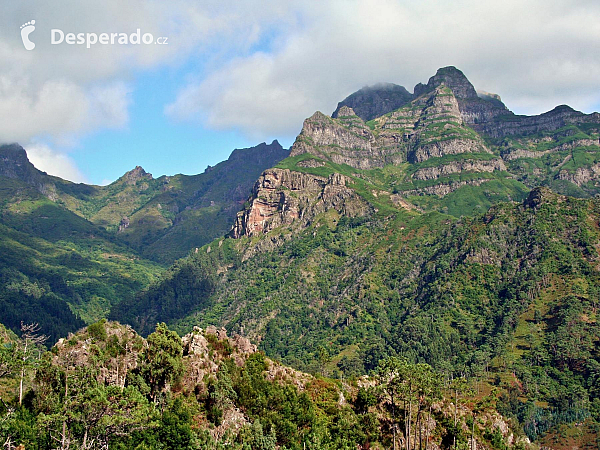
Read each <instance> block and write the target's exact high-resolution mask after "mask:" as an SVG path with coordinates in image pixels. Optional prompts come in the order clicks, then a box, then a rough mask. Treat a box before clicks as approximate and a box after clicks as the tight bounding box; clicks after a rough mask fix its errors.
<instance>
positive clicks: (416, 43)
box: [165, 0, 600, 138]
mask: <svg viewBox="0 0 600 450" xmlns="http://www.w3.org/2000/svg"><path fill="white" fill-rule="evenodd" d="M293 5H294V8H296V9H295V10H294V11H293V13H292V12H290V14H296V15H297V16H298V17H299V19H298V21H297V23H294V22H293V21H290V23H291V26H290V27H289V28H288V29H287V31H286V33H285V34H284V36H282V38H281V39H280V40H279V44H278V45H277V46H276V47H275V48H274V49H272V50H271V51H268V52H265V51H257V52H254V53H250V54H248V55H244V56H241V57H237V58H234V59H230V60H229V61H227V62H224V63H223V64H222V65H221V66H220V67H218V68H215V70H213V71H212V72H211V73H209V74H208V75H207V76H204V77H203V78H201V79H196V80H193V81H191V82H190V83H189V84H188V85H187V86H185V87H184V88H182V90H181V91H180V92H179V94H178V96H177V98H176V99H175V100H174V101H173V102H172V103H171V104H170V105H168V106H167V107H166V108H165V111H166V113H167V114H169V115H170V116H172V117H175V118H178V119H191V120H199V121H201V122H203V123H208V124H209V125H211V126H212V127H215V128H220V129H236V128H237V129H241V130H243V131H245V132H246V133H247V134H249V135H251V136H253V137H255V138H256V137H261V136H269V135H273V134H274V133H275V134H277V133H281V134H292V133H296V132H297V131H298V130H299V127H300V126H301V123H302V120H303V119H304V118H305V117H307V116H309V115H311V114H312V113H313V112H314V111H315V110H321V111H323V112H325V113H328V114H329V113H331V112H332V111H333V109H334V108H335V106H336V104H337V102H338V101H340V100H341V99H343V98H344V97H345V96H347V95H348V94H350V93H351V92H353V91H355V90H357V89H359V88H361V87H362V86H364V85H366V84H373V83H376V82H379V81H390V82H394V83H398V84H402V85H404V86H405V87H407V89H408V90H412V87H413V86H414V85H415V84H416V83H417V82H427V79H428V78H429V76H431V75H433V74H434V73H435V71H436V69H437V68H439V67H443V66H446V65H455V66H457V67H458V68H460V69H461V70H463V72H465V74H466V75H467V77H469V79H470V80H471V81H472V82H473V84H474V85H475V86H476V88H479V89H483V90H486V91H490V92H496V93H498V94H500V95H502V97H503V100H504V101H505V103H507V105H508V106H509V107H510V108H512V109H514V110H516V111H517V112H519V113H525V114H537V113H541V112H544V111H547V110H549V109H551V108H553V107H554V106H556V105H558V104H563V103H567V104H570V105H571V106H573V107H575V108H577V109H581V110H584V111H589V110H590V109H591V108H592V107H593V106H594V105H597V104H598V103H599V102H600V94H599V92H600V56H598V55H600V22H599V21H598V20H597V18H598V17H599V16H600V4H598V3H597V2H592V1H586V0H580V1H567V0H557V1H554V2H546V1H543V0H506V1H503V2H497V1H489V0H488V1H482V0H458V1H455V2H446V1H442V0H422V1H416V0H408V1H394V0H334V1H329V2H295V3H293ZM290 11H291V10H290Z"/></svg>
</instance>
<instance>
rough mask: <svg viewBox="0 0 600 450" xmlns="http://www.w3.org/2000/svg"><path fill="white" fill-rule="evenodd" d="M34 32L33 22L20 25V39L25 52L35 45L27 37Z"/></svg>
mask: <svg viewBox="0 0 600 450" xmlns="http://www.w3.org/2000/svg"><path fill="white" fill-rule="evenodd" d="M34 30H35V20H32V21H31V22H27V23H24V24H23V25H21V39H23V45H24V46H25V50H33V49H34V48H35V44H34V43H33V42H31V41H30V40H29V35H30V34H31V33H33V31H34Z"/></svg>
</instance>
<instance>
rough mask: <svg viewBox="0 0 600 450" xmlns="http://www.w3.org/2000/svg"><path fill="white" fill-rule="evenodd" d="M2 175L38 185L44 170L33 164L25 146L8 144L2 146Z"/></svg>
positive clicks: (0, 170) (0, 161)
mask: <svg viewBox="0 0 600 450" xmlns="http://www.w3.org/2000/svg"><path fill="white" fill-rule="evenodd" d="M0 175H3V176H5V177H8V178H15V179H20V180H22V181H25V182H26V183H29V184H35V185H37V184H38V181H39V178H40V176H41V175H43V172H41V171H39V170H37V169H36V168H35V167H34V166H33V164H31V162H30V161H29V158H27V152H26V151H25V149H24V148H23V147H21V146H20V145H19V144H8V145H1V146H0Z"/></svg>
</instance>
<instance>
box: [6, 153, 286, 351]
mask: <svg viewBox="0 0 600 450" xmlns="http://www.w3.org/2000/svg"><path fill="white" fill-rule="evenodd" d="M287 154H288V152H287V151H285V150H283V149H282V148H281V146H280V145H279V143H278V142H277V141H274V142H273V143H272V144H270V145H267V144H261V145H259V146H256V147H253V148H250V149H240V150H235V151H234V152H233V153H232V154H231V156H230V157H229V159H228V160H227V161H224V162H222V163H220V164H218V165H217V166H215V167H213V168H208V169H207V170H206V172H205V173H204V174H200V175H195V176H185V175H176V176H173V177H166V176H165V177H160V178H159V179H156V180H155V179H154V178H153V177H152V175H151V174H148V173H146V172H145V171H144V170H143V169H142V168H141V167H136V168H135V169H134V170H132V171H130V172H128V173H126V174H125V175H124V176H122V177H121V178H119V180H117V181H115V182H114V183H112V184H111V185H109V186H105V187H101V186H89V185H85V184H76V183H71V182H69V181H65V180H62V179H60V178H58V177H53V176H50V175H48V174H46V173H45V172H42V171H39V170H38V169H36V168H35V167H34V166H33V165H32V164H31V162H30V161H29V160H28V158H27V155H26V152H25V150H24V149H23V148H22V147H20V146H19V145H16V144H13V145H5V146H0V247H1V248H2V252H1V254H0V277H1V278H2V285H1V286H0V315H1V316H2V317H3V321H4V323H5V325H7V326H9V327H10V328H11V329H13V330H15V331H17V330H19V328H20V323H21V321H24V322H26V323H29V322H39V323H40V325H41V327H42V330H43V332H44V333H46V334H47V335H49V336H50V342H54V341H55V340H56V339H58V337H59V336H62V335H65V334H67V333H68V332H70V331H74V330H76V329H78V328H80V327H81V326H83V324H84V323H91V322H93V321H96V320H98V319H100V318H102V317H105V316H106V315H107V313H108V311H109V310H110V308H111V307H112V306H114V305H115V304H116V303H119V302H120V301H122V300H123V299H125V298H130V297H133V295H134V293H135V292H137V291H139V290H141V289H142V288H144V287H146V286H147V285H148V284H149V283H150V282H151V281H153V280H154V279H155V278H156V277H157V276H158V274H159V273H160V272H162V271H163V270H164V268H163V267H161V266H160V265H158V264H156V263H154V262H151V261H150V259H153V260H155V261H160V262H162V263H167V264H168V263H170V262H172V261H173V260H174V259H176V258H179V257H182V256H185V255H186V254H188V253H189V252H190V251H191V250H192V249H193V248H194V246H201V245H202V244H204V243H206V242H207V241H210V240H211V239H213V238H214V237H215V236H220V235H223V234H224V233H225V232H226V231H227V230H228V229H229V228H230V222H231V220H232V219H233V217H235V214H236V212H237V211H238V209H239V208H240V207H241V205H242V204H243V202H244V201H245V199H246V198H247V193H248V192H249V191H250V187H251V184H252V182H253V181H254V179H255V178H256V177H258V175H259V174H260V172H261V171H262V170H264V169H265V168H267V167H269V166H271V165H273V164H275V163H277V162H278V161H279V160H281V159H282V158H284V157H285V156H287Z"/></svg>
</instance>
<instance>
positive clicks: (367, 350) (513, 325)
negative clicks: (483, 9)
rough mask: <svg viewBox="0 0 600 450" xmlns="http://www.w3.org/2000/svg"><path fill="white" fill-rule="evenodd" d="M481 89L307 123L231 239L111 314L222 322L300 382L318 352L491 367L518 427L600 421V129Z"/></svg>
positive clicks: (179, 325)
mask: <svg viewBox="0 0 600 450" xmlns="http://www.w3.org/2000/svg"><path fill="white" fill-rule="evenodd" d="M364 94H365V92H364V91H363V92H362V93H361V94H360V96H356V97H355V98H361V96H363V95H364ZM480 95H481V96H480ZM480 95H479V94H477V91H476V90H475V88H474V87H473V86H472V84H471V83H470V82H469V81H468V80H467V78H466V77H465V76H464V74H462V72H460V71H458V70H457V69H455V68H453V67H449V68H444V69H440V70H439V71H438V72H437V74H436V75H435V76H433V77H432V78H430V80H429V81H428V83H427V84H426V85H423V84H421V85H417V86H416V87H415V92H414V94H413V98H412V99H409V101H408V102H407V103H405V104H404V105H402V106H400V107H396V106H397V105H394V107H396V109H395V110H393V111H388V112H386V113H384V114H383V115H380V116H378V117H375V118H373V119H371V120H367V121H365V120H364V119H363V118H362V117H360V116H359V115H357V114H356V113H355V111H354V109H353V108H351V107H350V106H347V105H342V106H340V107H338V109H337V110H336V114H335V116H336V117H335V118H332V117H329V116H326V115H325V114H322V113H320V112H316V113H315V114H314V115H313V116H311V117H310V118H308V119H306V120H305V122H304V125H303V128H302V131H301V133H300V134H299V136H298V137H297V139H296V141H295V143H294V145H293V146H292V149H291V152H290V156H289V157H288V158H286V159H284V160H283V161H281V162H279V163H278V164H277V165H276V166H275V167H273V168H270V169H267V170H266V171H264V172H263V173H262V175H261V176H260V177H259V178H258V180H257V181H256V183H255V185H254V188H253V191H252V194H251V196H250V198H249V200H248V202H247V204H246V206H245V207H244V208H243V209H242V210H241V211H240V212H239V213H238V215H237V218H236V220H235V223H234V225H233V228H232V230H231V232H230V233H229V235H228V237H226V238H219V239H217V240H215V241H213V242H211V243H210V244H207V245H205V246H203V247H201V248H200V249H199V251H198V252H197V253H194V254H193V255H191V256H190V257H188V258H187V259H184V260H181V261H179V262H178V263H177V264H176V265H174V266H173V267H171V268H170V269H169V270H168V271H167V272H166V273H165V274H164V275H163V277H162V279H161V280H160V282H158V283H154V284H152V285H151V286H150V287H149V288H148V289H146V290H144V291H142V292H140V293H139V294H138V295H137V296H136V298H135V299H132V300H130V301H126V302H122V303H121V304H119V305H117V306H115V308H113V310H112V311H111V316H110V317H112V318H114V319H117V320H120V321H124V322H127V323H130V324H132V325H133V326H134V327H135V328H136V329H138V330H139V331H141V332H142V333H148V332H150V331H151V330H152V324H154V323H156V322H161V321H165V322H167V323H169V324H170V325H171V326H173V327H175V328H176V329H178V330H180V331H181V332H187V331H188V330H190V329H191V327H192V326H194V325H197V324H200V325H206V324H209V323H216V324H218V325H219V326H224V327H225V328H227V329H228V330H230V331H235V332H238V333H240V334H243V335H245V336H248V337H249V338H251V339H252V340H255V341H256V342H258V343H259V347H260V348H261V349H263V350H264V351H265V352H266V354H267V355H269V356H270V357H274V358H277V359H280V360H282V361H284V362H285V363H287V364H290V365H291V366H293V367H296V368H299V369H302V370H307V371H315V370H316V368H317V367H318V362H317V361H319V354H320V351H321V350H320V349H321V348H325V349H327V352H328V354H329V357H330V358H331V361H332V365H333V367H335V368H337V369H338V370H340V372H341V373H344V371H345V370H347V371H358V373H365V372H369V371H370V370H373V369H374V368H375V367H376V366H377V361H380V360H382V359H383V358H385V357H386V356H390V355H401V356H405V357H407V358H409V360H411V361H422V362H427V363H428V364H431V365H432V367H434V368H435V369H436V370H440V371H442V372H443V373H445V374H446V376H447V377H452V376H454V375H456V374H457V373H458V374H460V373H462V374H464V373H470V374H472V375H473V376H479V375H477V374H481V373H483V372H485V373H487V372H488V371H490V370H491V371H492V372H493V373H495V374H496V376H497V377H498V380H499V381H498V386H503V389H505V393H506V395H507V396H508V395H513V396H515V398H516V397H521V398H524V399H526V400H524V401H523V402H519V401H512V403H511V401H508V400H507V403H505V404H504V406H503V407H504V408H505V409H504V410H503V411H505V412H506V414H508V415H511V416H512V417H514V418H515V419H516V420H518V421H520V423H521V424H522V426H524V427H526V428H527V427H534V428H535V427H536V426H537V425H535V423H534V422H535V421H536V420H544V421H546V423H548V424H550V423H556V422H554V421H560V420H567V419H565V417H575V416H577V417H584V416H585V417H587V416H589V415H591V416H592V417H594V418H596V420H598V418H600V415H599V413H600V396H599V394H600V393H599V392H597V389H595V387H594V386H595V385H596V384H597V373H598V372H597V367H600V365H599V364H600V354H599V353H598V348H599V347H598V344H599V343H600V329H599V327H598V322H597V308H598V303H597V301H596V300H597V297H598V293H597V292H596V286H598V284H599V282H600V278H599V277H600V272H599V270H598V267H599V266H598V261H599V260H600V255H599V253H598V250H597V248H599V247H600V233H599V231H598V230H599V228H598V223H600V209H599V206H600V204H599V203H598V201H597V200H596V199H595V198H592V197H593V196H594V195H595V193H596V189H597V187H596V183H597V182H598V175H597V172H596V168H595V166H596V158H597V157H598V156H599V155H600V153H599V150H600V148H599V146H598V142H599V137H600V120H599V119H600V118H599V116H598V114H596V113H594V114H589V115H588V114H583V113H580V112H577V111H574V110H572V109H570V108H568V107H558V108H556V109H554V110H552V111H550V112H548V113H545V114H542V115H539V116H531V117H524V116H517V115H515V114H513V113H512V112H510V111H509V110H508V109H507V108H506V106H504V105H503V104H502V102H501V100H500V99H499V97H498V96H496V95H491V94H480ZM363 98H366V97H363ZM365 101H368V100H365ZM402 101H403V100H402ZM355 106H356V107H357V108H358V107H359V106H360V105H355ZM390 107H392V106H390ZM540 185H541V187H538V186H540ZM564 194H570V195H571V196H566V195H564ZM573 195H577V196H578V197H581V198H580V199H576V198H574V197H573ZM349 373H350V372H348V373H347V374H346V375H348V374H349ZM511 377H512V378H511ZM507 379H511V380H515V381H514V383H516V384H517V386H518V387H516V388H515V387H514V385H511V382H509V381H506V382H503V381H502V380H507ZM503 383H504V384H503ZM557 393H560V394H557ZM540 405H543V406H540ZM577 405H578V406H577ZM582 405H584V406H582ZM534 417H536V419H534ZM559 417H562V418H563V419H559ZM542 418H543V419H542ZM532 421H533V422H532ZM536 423H537V422H536ZM548 427H551V425H548ZM527 429H528V430H529V431H528V434H529V436H530V437H531V438H532V439H533V438H539V436H540V434H539V433H537V432H536V431H532V430H533V428H527Z"/></svg>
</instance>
